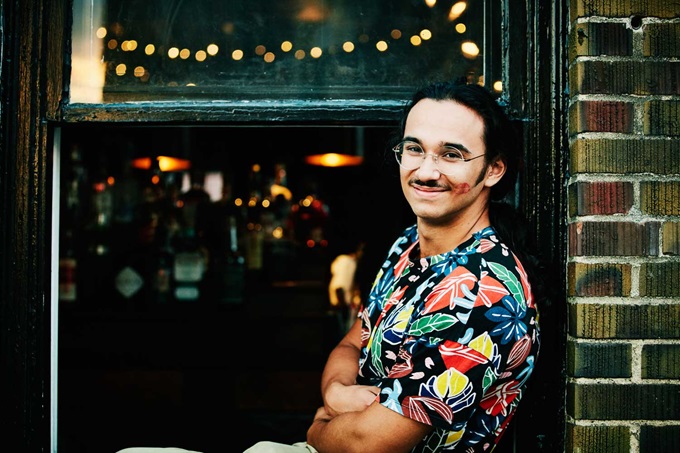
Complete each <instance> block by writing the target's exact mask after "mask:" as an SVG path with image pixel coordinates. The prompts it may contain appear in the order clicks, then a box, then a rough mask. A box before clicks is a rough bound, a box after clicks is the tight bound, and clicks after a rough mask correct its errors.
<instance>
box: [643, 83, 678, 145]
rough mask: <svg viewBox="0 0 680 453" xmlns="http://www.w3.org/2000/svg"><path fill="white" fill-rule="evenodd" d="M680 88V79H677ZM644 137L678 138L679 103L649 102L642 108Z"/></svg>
mask: <svg viewBox="0 0 680 453" xmlns="http://www.w3.org/2000/svg"><path fill="white" fill-rule="evenodd" d="M677 83H678V86H680V77H679V78H678V81H677ZM642 130H643V133H644V134H645V135H663V136H668V137H679V136H680V101H649V102H645V103H644V106H643V123H642Z"/></svg>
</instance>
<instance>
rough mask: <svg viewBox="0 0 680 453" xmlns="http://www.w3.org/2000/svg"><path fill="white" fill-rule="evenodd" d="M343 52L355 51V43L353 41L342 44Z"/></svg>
mask: <svg viewBox="0 0 680 453" xmlns="http://www.w3.org/2000/svg"><path fill="white" fill-rule="evenodd" d="M342 50H344V51H345V52H347V53H350V52H352V51H354V43H353V42H351V41H345V42H344V43H343V44H342Z"/></svg>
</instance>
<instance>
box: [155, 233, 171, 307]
mask: <svg viewBox="0 0 680 453" xmlns="http://www.w3.org/2000/svg"><path fill="white" fill-rule="evenodd" d="M156 240H157V246H156V250H155V253H154V256H153V262H152V267H151V289H152V299H153V301H154V302H155V303H157V304H167V303H169V302H170V301H172V300H173V294H172V280H173V277H172V268H173V265H174V261H175V253H174V249H173V248H172V245H171V243H172V236H171V233H170V230H168V229H167V228H164V229H163V230H162V231H160V232H158V233H157V237H156Z"/></svg>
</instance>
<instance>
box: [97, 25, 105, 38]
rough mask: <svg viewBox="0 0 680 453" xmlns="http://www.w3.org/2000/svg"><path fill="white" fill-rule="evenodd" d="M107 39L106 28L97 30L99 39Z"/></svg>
mask: <svg viewBox="0 0 680 453" xmlns="http://www.w3.org/2000/svg"><path fill="white" fill-rule="evenodd" d="M105 37H106V28H104V27H99V28H98V29H97V38H99V39H102V38H105Z"/></svg>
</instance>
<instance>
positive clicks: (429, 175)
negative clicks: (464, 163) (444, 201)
mask: <svg viewBox="0 0 680 453" xmlns="http://www.w3.org/2000/svg"><path fill="white" fill-rule="evenodd" d="M438 157H439V156H437V155H436V154H425V155H424V156H423V161H422V162H421V163H420V167H418V172H417V173H418V178H419V179H439V177H440V176H441V172H440V171H439V168H438V167H437V159H438ZM428 158H429V159H428Z"/></svg>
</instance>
